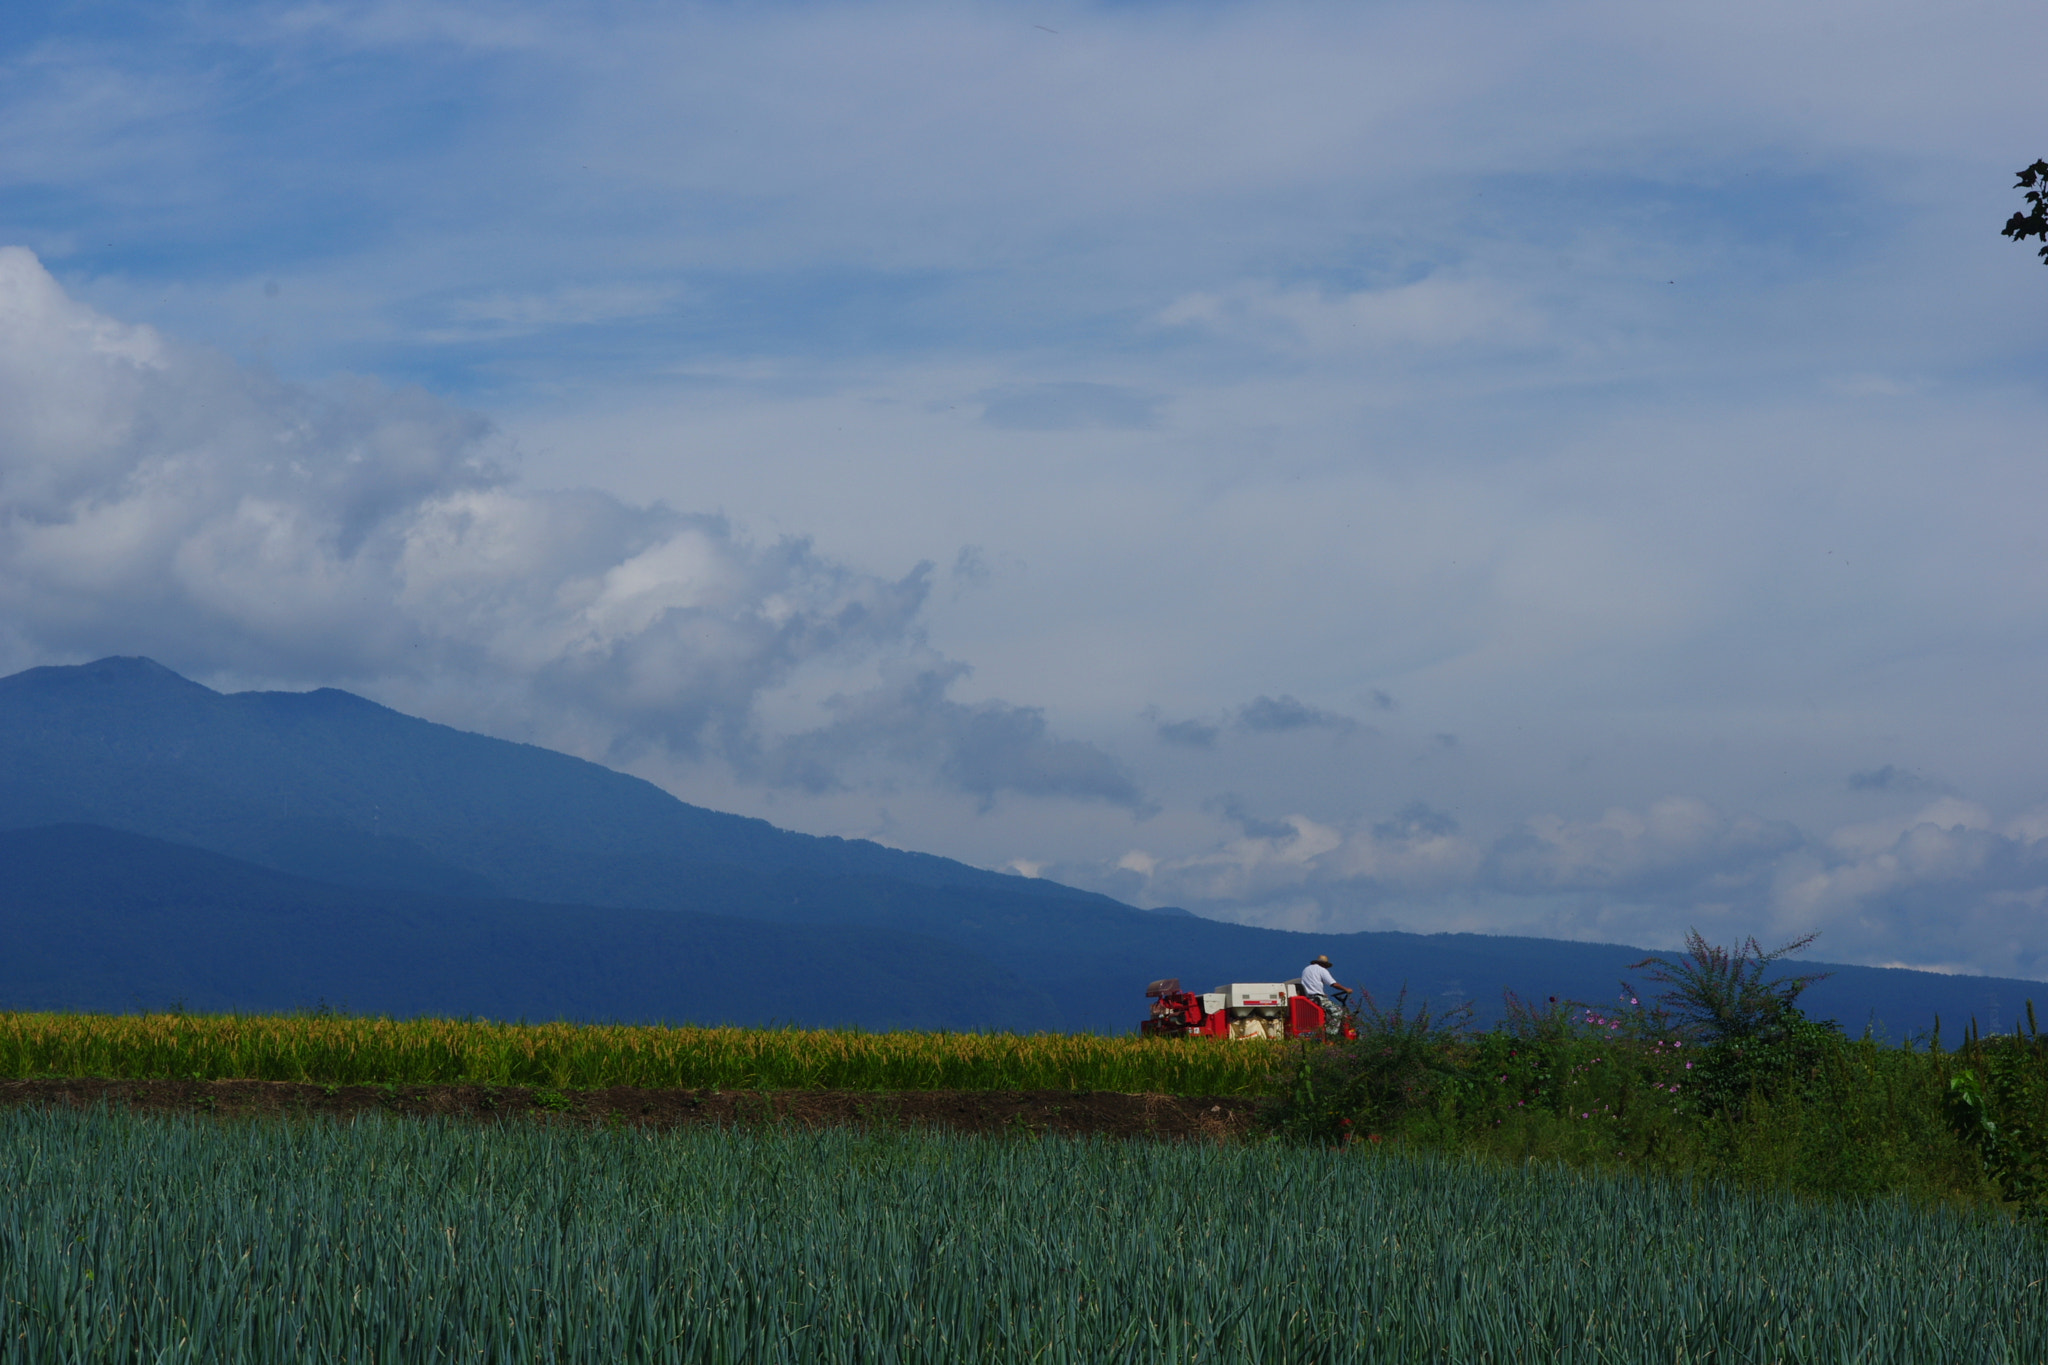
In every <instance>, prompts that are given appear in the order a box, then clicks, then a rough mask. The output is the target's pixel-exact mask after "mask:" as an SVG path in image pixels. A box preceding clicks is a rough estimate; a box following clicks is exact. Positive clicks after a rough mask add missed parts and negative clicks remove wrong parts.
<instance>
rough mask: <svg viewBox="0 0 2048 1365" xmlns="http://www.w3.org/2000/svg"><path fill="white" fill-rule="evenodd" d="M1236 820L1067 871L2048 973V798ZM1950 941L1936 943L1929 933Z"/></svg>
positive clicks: (1603, 933)
mask: <svg viewBox="0 0 2048 1365" xmlns="http://www.w3.org/2000/svg"><path fill="white" fill-rule="evenodd" d="M1212 809H1215V810H1216V811H1217V812H1218V813H1219V814H1220V815H1222V816H1223V817H1224V819H1226V820H1227V821H1228V822H1230V824H1231V825H1232V826H1234V828H1235V832H1234V833H1232V834H1229V835H1226V836H1225V837H1223V838H1221V839H1219V840H1218V841H1216V842H1215V843H1214V844H1213V845H1212V846H1211V847H1209V848H1207V849H1205V850H1203V851H1201V852H1199V853H1195V854H1191V855H1185V856H1180V857H1158V856H1155V855H1153V854H1151V853H1149V852H1147V851H1145V850H1143V849H1138V850H1132V851H1131V852H1128V853H1126V854H1124V855H1123V857H1122V858H1121V859H1120V860H1119V861H1118V862H1116V863H1115V864H1114V865H1113V866H1104V867H1100V868H1097V869H1094V870H1093V874H1092V877H1091V874H1090V870H1089V869H1085V868H1079V867H1066V868H1056V869H1054V872H1055V875H1063V876H1066V877H1068V878H1069V879H1073V880H1080V881H1088V882H1091V884H1096V885H1100V886H1102V887H1104V889H1108V888H1110V887H1112V886H1114V887H1115V888H1116V889H1117V890H1118V891H1119V892H1120V893H1121V894H1124V895H1127V896H1131V897H1134V898H1137V899H1140V900H1142V901H1144V902H1145V903H1148V904H1177V905H1186V906H1191V907H1195V908H1197V909H1199V910H1201V911H1202V912H1203V913H1205V914H1209V915H1214V916H1216V917H1219V918H1225V919H1235V920H1243V921H1247V922H1252V923H1261V924H1270V925H1274V926H1276V927H1289V928H1299V929H1322V930H1351V929H1368V928H1403V929H1410V930H1418V931H1423V932H1429V931H1438V930H1444V929H1468V930H1479V931H1482V932H1494V933H1533V934H1543V935H1555V936H1559V937H1567V938H1582V939H1587V938H1590V939H1602V940H1610V941H1616V940H1618V941H1625V942H1635V943H1640V944H1645V945H1648V946H1652V947H1669V946H1673V945H1675V944H1676V943H1677V942H1678V941H1679V939H1680V938H1681V937H1682V935H1683V934H1684V932H1685V931H1686V930H1687V929H1688V928H1692V927H1698V928H1700V929H1701V930H1702V931H1703V932H1705V933H1707V934H1708V936H1709V937H1710V938H1717V939H1735V938H1740V937H1741V936H1743V935H1745V934H1756V935H1758V936H1759V937H1763V938H1789V937H1793V936H1795V935H1797V934H1801V933H1804V932H1806V931H1808V930H1816V929H1817V930H1819V931H1820V932H1821V934H1822V944H1823V951H1824V952H1826V953H1827V954H1828V955H1830V956H1833V957H1836V958H1838V959H1841V960H1847V961H1857V962H1867V963H1872V964H1876V965H1914V964H1915V963H1926V962H1929V961H1935V960H1937V959H1938V965H1940V966H1942V967H1943V968H1945V969H1948V970H1961V971H1972V972H1988V973H1992V974H2003V975H2021V976H2038V975H2042V974H2043V973H2044V972H2048V809H2044V810H2040V811H2033V812H2029V813H2028V814H2026V815H2024V816H2021V817H2019V818H2017V819H2014V820H2009V821H2006V822H2004V823H2002V824H2001V823H1999V822H1997V821H1995V820H1994V819H1993V818H1992V816H1991V814H1990V813H1989V812H1988V811H1987V810H1985V809H1984V808H1983V807H1981V806H1978V805H1974V804H1972V803H1969V802H1965V801H1961V800H1958V799H1956V798H1954V797H1943V798H1940V799H1939V800H1936V801H1934V802H1933V803H1931V804H1929V805H1928V806H1926V807H1924V808H1923V809H1921V810H1919V811H1916V812H1913V813H1911V814H1908V815H1902V816H1898V817H1895V818H1891V819H1887V820H1882V821H1872V822H1867V823H1862V824H1855V825H1848V826H1843V827H1841V828H1838V829H1835V830H1833V831H1831V832H1828V833H1827V834H1825V835H1821V836H1814V835H1811V834H1808V833H1806V832H1804V831H1802V830H1800V829H1798V828H1796V827H1794V826H1793V825H1791V824H1788V823H1786V822H1784V821H1780V820H1769V819H1764V818H1761V817H1757V816H1750V815H1739V814H1729V813H1727V812H1724V811H1722V810H1719V809H1717V808H1716V807H1715V806H1713V805H1712V804H1711V803H1709V802H1706V801H1702V800H1700V799H1698V798H1695V797H1685V796H1673V797H1667V798H1664V799H1662V800H1659V801H1654V802H1651V803H1649V804H1648V805H1646V806H1643V807H1640V808H1626V807H1617V808H1614V809H1611V810H1609V811H1607V812H1605V813H1604V814H1602V815H1600V816H1598V817H1596V818H1590V819H1571V818H1567V817H1564V816H1559V815H1541V816H1536V817H1532V818H1530V819H1527V820H1524V821H1521V822H1519V823H1517V824H1516V825H1515V826H1514V827H1512V828H1510V829H1508V830H1506V831H1505V832H1502V833H1500V834H1497V835H1494V836H1492V837H1482V836H1478V835H1475V834H1472V833H1470V832H1468V831H1466V830H1464V829H1463V828H1462V826H1461V825H1460V823H1459V821H1458V820H1457V819H1456V817H1455V816H1453V815H1451V814H1449V813H1448V812H1445V811H1441V810H1437V809H1435V808H1433V807H1431V806H1429V805H1427V804H1425V803H1423V802H1411V803H1409V804H1408V805H1407V806H1405V807H1403V808H1402V809H1400V810H1399V811H1397V812H1396V813H1395V814H1393V815H1391V816H1389V817H1387V818H1385V819H1380V820H1372V821H1363V820H1362V821H1355V822H1351V823H1348V824H1338V823H1326V822H1323V821H1319V820H1315V819H1311V818H1310V817H1308V816H1305V815H1301V814H1291V815H1288V816H1285V817H1283V818H1275V817H1272V816H1266V815H1261V814H1257V813H1255V812H1254V811H1252V810H1251V809H1250V808H1249V805H1248V803H1246V802H1245V801H1243V800H1242V799H1240V798H1238V797H1226V798H1224V799H1222V800H1221V801H1218V802H1216V803H1213V804H1212ZM1932 944H1939V945H1940V948H1939V952H1938V953H1937V954H1935V955H1934V956H1933V957H1930V954H1929V951H1928V949H1929V945H1932Z"/></svg>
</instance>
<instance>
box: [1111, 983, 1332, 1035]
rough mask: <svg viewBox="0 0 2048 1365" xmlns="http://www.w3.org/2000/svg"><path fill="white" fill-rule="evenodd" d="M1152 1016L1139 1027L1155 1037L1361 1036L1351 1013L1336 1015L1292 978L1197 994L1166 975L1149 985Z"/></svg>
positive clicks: (1141, 1030)
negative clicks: (1181, 986)
mask: <svg viewBox="0 0 2048 1365" xmlns="http://www.w3.org/2000/svg"><path fill="white" fill-rule="evenodd" d="M1145 995H1146V997H1147V998H1148V999H1150V1000H1151V1001H1152V1013H1151V1016H1150V1017H1149V1018H1147V1019H1145V1020H1143V1021H1142V1022H1141V1023H1140V1024H1139V1025H1138V1031H1139V1032H1140V1033H1143V1034H1146V1035H1148V1036H1150V1037H1154V1038H1233V1039H1237V1040H1239V1041H1246V1040H1250V1039H1266V1038H1324V1037H1335V1036H1340V1035H1341V1036H1342V1037H1345V1038H1356V1037H1357V1036H1358V1030H1357V1028H1356V1027H1354V1026H1353V1024H1352V1022H1351V1019H1350V1017H1349V1016H1348V1015H1344V1014H1342V1013H1339V1014H1337V1015H1336V1017H1334V1018H1333V1017H1331V1015H1330V1013H1329V1012H1328V1011H1326V1010H1324V1008H1323V1007H1322V1005H1321V1004H1319V1003H1318V1002H1317V1001H1316V999H1315V997H1313V996H1310V995H1307V994H1304V993H1303V991H1302V989H1301V982H1300V980H1299V979H1296V980H1293V981H1233V982H1229V983H1227V984H1225V985H1221V986H1218V987H1217V988H1216V989H1215V990H1213V991H1204V992H1201V993H1200V994H1197V993H1196V992H1194V991H1184V990H1182V989H1181V988H1180V978H1179V977H1175V976H1169V977H1165V978H1163V979H1161V980H1158V981H1155V982H1153V983H1152V984H1151V985H1149V986H1147V987H1146V988H1145Z"/></svg>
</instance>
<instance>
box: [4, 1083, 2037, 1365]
mask: <svg viewBox="0 0 2048 1365" xmlns="http://www.w3.org/2000/svg"><path fill="white" fill-rule="evenodd" d="M2044 1282H2048V1243H2044V1239H2043V1238H2042V1236H2041V1235H2040V1233H2039V1232H2038V1231H2036V1230H2034V1229H2031V1228H2029V1227H2027V1226H2025V1225H2021V1224H2017V1223H2014V1222H2011V1221H2007V1220H2002V1219H1997V1218H1989V1217H1982V1216H1970V1215H1965V1214H1960V1213H1956V1212H1953V1211H1944V1210H1930V1209H1916V1208H1914V1207H1912V1206H1909V1205H1907V1204H1905V1203H1902V1202H1898V1201H1873V1202H1865V1203H1826V1204H1815V1203H1805V1202H1799V1201H1795V1200H1791V1199H1786V1198H1782V1197H1770V1196H1763V1195H1757V1194H1746V1193H1742V1192H1738V1191H1734V1190H1731V1189H1728V1188H1725V1187H1718V1186H1707V1185H1700V1184H1686V1183H1677V1182H1660V1181H1653V1180H1641V1179H1614V1178H1606V1177H1598V1176H1587V1175H1581V1174H1575V1173H1571V1172H1566V1171H1562V1170H1559V1169H1556V1168H1537V1167H1518V1168H1505V1169H1503V1168H1500V1167H1482V1166H1475V1165H1471V1164H1466V1163H1461V1162H1457V1161H1454V1160H1449V1159H1443V1158H1430V1157H1424V1156H1412V1155H1409V1156H1404V1155H1399V1154H1394V1153H1387V1152H1382V1151H1378V1150H1375V1149H1371V1148H1366V1149H1363V1150H1360V1149H1358V1148H1352V1149H1348V1150H1330V1149H1309V1148H1300V1147H1289V1146H1283V1145H1279V1144H1267V1145H1259V1146H1246V1145H1231V1146H1224V1147H1197V1146H1193V1145H1172V1144H1155V1143H1129V1144H1114V1143H1102V1142H1089V1141H1067V1140H1055V1139H1045V1140H1038V1141H1032V1140H1018V1139H1007V1140H1005V1139H983V1138H970V1137H961V1136H948V1135H943V1134H937V1133H931V1132H913V1133H907V1134H898V1133H880V1132H870V1131H860V1130H828V1131H824V1132H808V1131H799V1130H791V1129H775V1128H768V1129H753V1130H744V1131H727V1132H710V1131H703V1130H680V1131H676V1132H671V1133H667V1134H662V1135H652V1134H648V1133H644V1132H636V1131H632V1130H625V1131H619V1132H605V1131H587V1130H579V1129H569V1128H562V1127H547V1126H540V1125H506V1126H502V1127H479V1126H474V1125H459V1124H455V1125H450V1124H440V1123H431V1122H429V1123H421V1122H401V1121H386V1120H376V1119H366V1120H362V1121H359V1122H357V1123H355V1124H353V1125H348V1126H344V1125H340V1124H335V1123H331V1122H324V1121H315V1122H305V1123H249V1124H223V1123H219V1122H214V1121H208V1120H199V1119H190V1118H164V1117H145V1116H139V1115H130V1114H122V1113H109V1112H106V1111H98V1112H90V1111H72V1110H62V1111H40V1110H28V1109H22V1110H14V1111H9V1112H4V1113H0V1360H4V1361H9V1362H13V1361H21V1362H31V1361H32V1362H38V1363H39V1365H40V1363H44V1362H55V1361H113V1360H122V1361H126V1360H138V1359H147V1360H151V1361H188V1360H207V1361H229V1362H240V1361H247V1362H256V1361H261V1362H274V1361H283V1360H306V1361H343V1360H347V1361H368V1360H391V1361H399V1360H403V1361H408V1362H410V1361H464V1360H475V1361H491V1362H497V1361H515V1360H516V1361H618V1360H629V1359H630V1360H648V1361H692V1362H723V1361H732V1362H740V1361H746V1362H811V1361H817V1362H854V1361H859V1362H891V1361H905V1362H911V1361H934V1362H937V1361H945V1362H959V1361H1035V1362H1065V1361H1090V1362H1098V1361H1102V1362H1115V1361H1131V1362H1138V1361H1143V1362H1148V1365H1149V1363H1150V1362H1159V1361H1205V1362H1233V1361H1247V1362H1249V1361H1262V1362H1275V1361H1309V1360H1327V1361H1352V1360H1358V1361H1375V1360H1378V1361H1399V1362H1408V1361H1427V1360H1436V1361H1451V1362H1459V1363H1460V1365H1468V1363H1475V1362H1494V1361H1500V1362H1505V1361H1520V1362H1533V1361H1574V1362H1606V1363H1611V1365H1623V1363H1627V1362H1637V1361H1641V1362H1652V1361H1654V1362H1667V1363H1668V1362H1686V1361H1706V1360H1713V1361H1745V1362H1750V1361H1754V1362H1767V1361H1831V1362H1832V1361H1858V1362H1871V1363H1872V1365H1877V1363H1881V1362H1915V1365H1919V1363H1921V1362H1927V1361H1943V1362H1978V1361H1983V1362H1991V1361H1999V1362H2027V1363H2028V1365H2033V1363H2035V1362H2039V1361H2041V1360H2044V1359H2048V1287H2044Z"/></svg>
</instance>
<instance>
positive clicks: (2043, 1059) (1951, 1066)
mask: <svg viewBox="0 0 2048 1365" xmlns="http://www.w3.org/2000/svg"><path fill="white" fill-rule="evenodd" d="M2027 1025H2028V1031H2027V1032H2026V1033H2024V1034H2023V1033H2021V1032H2020V1031H2019V1029H2018V1028H2017V1027H2015V1028H2014V1030H2013V1032H2012V1036H2011V1037H1991V1038H1982V1037H1979V1036H1978V1034H1977V1032H1976V1030H1975V1028H1972V1029H1971V1031H1970V1033H1969V1034H1968V1035H1967V1036H1966V1038H1965V1040H1964V1043H1963V1046H1962V1048H1961V1049H1960V1050H1959V1051H1958V1052H1957V1053H1955V1054H1954V1056H1953V1057H1952V1058H1950V1059H1947V1060H1948V1068H1947V1070H1948V1086H1947V1101H1948V1103H1947V1113H1948V1118H1949V1122H1950V1123H1951V1125H1952V1126H1953V1127H1954V1129H1955V1131H1956V1133H1957V1135H1958V1136H1959V1137H1961V1138H1962V1139H1963V1141H1964V1142H1966V1143H1968V1144H1969V1146H1970V1148H1971V1150H1972V1151H1974V1152H1976V1153H1977V1155H1978V1157H1979V1159H1980V1160H1981V1161H1982V1162H1983V1163H1984V1166H1985V1169H1986V1170H1987V1171H1988V1172H1989V1173H1990V1174H1991V1177H1992V1179H1994V1180H1996V1181H1997V1182H1998V1186H1999V1189H2000V1192H2001V1193H2002V1194H2003V1195H2004V1197H2005V1198H2006V1199H2008V1200H2010V1201H2012V1202H2013V1203H2014V1204H2016V1205H2017V1206H2019V1207H2020V1208H2021V1209H2022V1210H2024V1211H2025V1212H2027V1213H2029V1214H2031V1215H2033V1216H2035V1217H2044V1216H2048V1038H2043V1037H2042V1036H2041V1033H2040V1031H2039V1028H2038V1027H2037V1026H2036V1025H2035V1022H2034V1006H2033V1003H2032V1002H2031V1001H2029V1002H2028V1004H2027Z"/></svg>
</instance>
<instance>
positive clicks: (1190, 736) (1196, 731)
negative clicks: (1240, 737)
mask: <svg viewBox="0 0 2048 1365" xmlns="http://www.w3.org/2000/svg"><path fill="white" fill-rule="evenodd" d="M1145 719H1146V720H1149V721H1151V722H1152V732H1153V733H1154V734H1156V735H1157V736H1159V738H1160V740H1161V741H1163V742H1164V743H1167V744H1172V745H1175V746H1177V747H1179V748H1182V749H1213V748H1215V747H1216V738H1217V736H1218V735H1220V734H1222V733H1223V731H1222V729H1221V727H1219V726H1215V725H1211V724H1210V723H1209V722H1208V721H1206V720H1168V719H1166V717H1165V716H1163V715H1161V714H1160V712H1159V708H1158V707H1156V706H1148V707H1146V708H1145Z"/></svg>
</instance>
